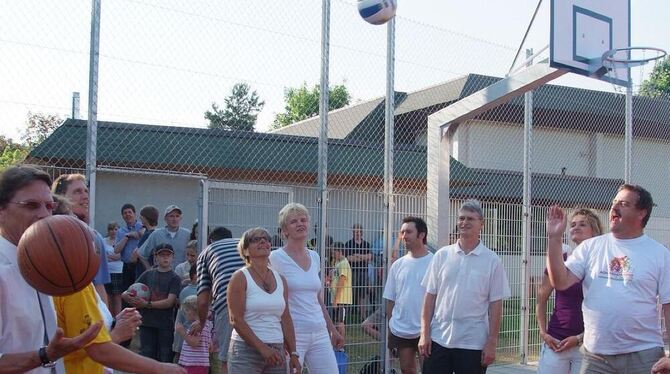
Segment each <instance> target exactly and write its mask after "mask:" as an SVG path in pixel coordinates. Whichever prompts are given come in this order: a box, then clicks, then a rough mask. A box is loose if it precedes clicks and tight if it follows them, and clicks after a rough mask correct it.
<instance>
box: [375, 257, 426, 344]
mask: <svg viewBox="0 0 670 374" xmlns="http://www.w3.org/2000/svg"><path fill="white" fill-rule="evenodd" d="M432 259H433V254H432V253H430V252H428V254H426V255H425V256H422V257H419V258H414V257H412V255H411V254H409V253H408V254H406V255H404V256H403V257H401V258H399V259H398V260H397V261H396V262H394V263H393V265H391V269H390V270H389V275H388V279H387V280H386V287H384V298H385V299H387V300H391V301H393V302H394V303H395V305H394V306H393V313H392V314H391V320H390V321H389V329H391V332H392V333H393V335H395V336H397V337H400V338H405V339H414V338H417V337H419V335H420V334H421V305H422V303H423V297H424V294H425V293H426V287H424V286H422V285H421V280H422V279H423V277H424V275H425V274H426V271H427V270H428V265H430V261H431V260H432Z"/></svg>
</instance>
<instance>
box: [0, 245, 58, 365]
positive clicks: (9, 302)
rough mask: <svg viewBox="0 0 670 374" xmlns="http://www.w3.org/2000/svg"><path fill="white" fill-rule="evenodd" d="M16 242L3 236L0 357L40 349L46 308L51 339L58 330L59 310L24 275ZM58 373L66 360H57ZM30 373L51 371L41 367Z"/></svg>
mask: <svg viewBox="0 0 670 374" xmlns="http://www.w3.org/2000/svg"><path fill="white" fill-rule="evenodd" d="M16 251H17V249H16V246H15V245H14V244H12V243H10V242H9V241H7V240H6V239H5V238H3V237H2V236H0V357H1V356H2V355H3V354H8V353H23V352H36V351H37V350H38V349H39V348H40V347H43V346H45V344H44V325H45V323H44V322H43V321H42V313H41V312H40V303H39V301H38V299H37V298H38V297H39V300H41V302H42V309H43V310H44V319H45V322H46V332H47V336H48V338H49V339H51V338H52V337H53V335H54V333H55V332H56V312H55V310H54V305H53V301H52V300H51V296H48V295H44V294H41V293H40V294H38V292H37V291H36V290H35V289H34V288H32V287H31V286H30V285H28V283H26V281H25V280H24V279H23V276H21V272H20V271H19V266H18V264H17V262H16ZM38 295H39V296H38ZM55 369H56V373H59V374H60V373H65V368H64V366H63V360H62V359H60V360H58V361H57V365H56V368H55ZM27 373H30V374H37V373H44V374H48V373H51V370H50V369H45V368H42V367H38V368H36V369H33V370H30V371H27Z"/></svg>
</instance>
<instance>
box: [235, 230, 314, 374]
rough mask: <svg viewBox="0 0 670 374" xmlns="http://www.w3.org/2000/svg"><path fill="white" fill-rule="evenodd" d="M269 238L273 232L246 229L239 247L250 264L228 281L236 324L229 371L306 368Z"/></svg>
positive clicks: (271, 371)
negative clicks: (272, 264) (272, 260)
mask: <svg viewBox="0 0 670 374" xmlns="http://www.w3.org/2000/svg"><path fill="white" fill-rule="evenodd" d="M270 242H271V237H270V234H269V233H268V232H267V231H266V230H265V229H263V228H260V227H256V228H253V229H250V230H247V231H246V232H245V233H244V234H243V235H242V238H241V239H240V242H239V244H238V246H237V249H238V251H239V253H240V256H241V257H242V258H243V259H244V262H245V263H246V264H247V266H245V267H244V268H242V269H240V270H238V271H236V272H235V273H234V274H233V276H232V277H231V279H230V283H229V284H228V312H229V314H230V320H231V323H232V325H233V328H234V330H233V334H232V336H231V344H230V348H229V350H228V372H229V373H245V374H251V373H281V374H285V373H286V369H287V366H288V367H290V368H291V372H292V373H300V372H301V367H300V361H299V360H298V355H297V353H296V345H295V332H294V330H293V321H292V320H291V315H290V313H289V308H288V300H287V298H288V287H287V286H286V280H285V279H284V277H282V276H281V275H279V273H278V272H276V271H274V270H272V269H270V268H269V267H268V265H269V261H268V257H269V256H270V246H271V244H270ZM286 349H288V352H286ZM287 357H288V360H287Z"/></svg>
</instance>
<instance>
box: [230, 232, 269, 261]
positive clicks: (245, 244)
mask: <svg viewBox="0 0 670 374" xmlns="http://www.w3.org/2000/svg"><path fill="white" fill-rule="evenodd" d="M259 232H261V233H263V234H265V235H266V236H267V238H268V241H270V240H272V239H271V238H272V236H270V233H269V232H268V230H266V229H264V228H262V227H254V228H253V229H249V230H247V231H245V232H244V234H242V237H241V238H240V241H239V243H237V252H238V253H239V254H240V257H242V260H244V263H245V264H247V265H250V262H249V256H247V255H246V254H245V253H244V251H246V250H247V248H249V241H250V240H251V237H253V236H254V234H257V233H259Z"/></svg>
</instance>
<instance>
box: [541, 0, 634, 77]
mask: <svg viewBox="0 0 670 374" xmlns="http://www.w3.org/2000/svg"><path fill="white" fill-rule="evenodd" d="M549 46H550V52H549V54H550V65H551V67H554V68H558V69H564V70H568V71H570V72H573V73H577V74H582V75H586V76H591V77H595V78H597V79H601V80H605V81H609V82H612V83H616V84H620V85H626V84H628V80H629V77H628V71H627V69H626V68H625V67H622V68H619V69H617V70H616V71H610V72H609V73H608V74H604V75H603V73H605V72H606V71H605V70H604V69H602V55H603V53H605V52H606V51H608V50H611V49H614V48H626V47H629V46H630V0H552V1H551V41H550V43H549Z"/></svg>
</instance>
